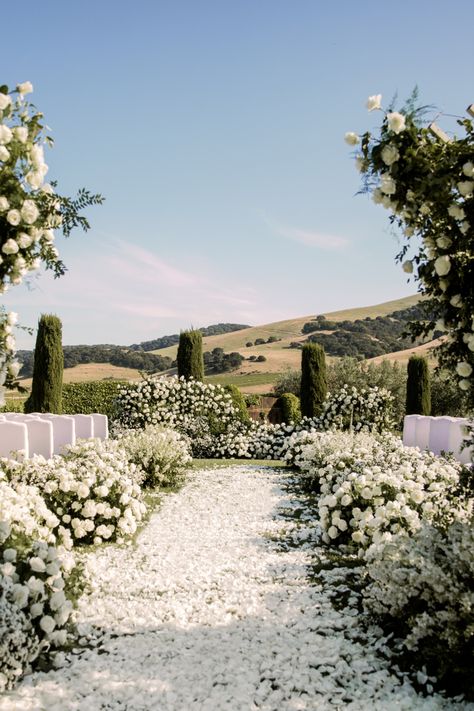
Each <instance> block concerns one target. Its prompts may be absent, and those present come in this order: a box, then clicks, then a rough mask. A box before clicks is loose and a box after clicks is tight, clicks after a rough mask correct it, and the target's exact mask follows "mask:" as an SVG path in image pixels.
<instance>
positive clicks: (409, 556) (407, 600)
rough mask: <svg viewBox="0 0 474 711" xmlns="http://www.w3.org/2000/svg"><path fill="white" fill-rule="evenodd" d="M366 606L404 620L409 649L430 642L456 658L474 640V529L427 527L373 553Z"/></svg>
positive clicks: (469, 525) (467, 526)
mask: <svg viewBox="0 0 474 711" xmlns="http://www.w3.org/2000/svg"><path fill="white" fill-rule="evenodd" d="M367 575H368V579H369V584H368V586H367V588H365V590H364V606H365V608H366V610H368V611H369V612H370V613H371V614H373V615H376V616H379V617H387V616H388V617H391V618H393V619H396V620H397V622H398V623H400V622H402V621H403V622H404V623H405V625H406V626H407V628H408V629H409V630H410V632H409V634H408V636H407V637H406V638H405V639H404V642H403V644H404V646H405V647H407V648H408V649H418V648H419V647H420V646H422V645H423V642H424V641H425V640H426V641H428V642H429V644H430V645H433V643H434V641H435V640H436V643H437V644H441V646H442V650H443V654H444V655H446V654H449V655H452V654H453V653H455V652H457V651H458V650H459V649H462V648H463V647H464V648H465V652H466V654H469V650H468V645H469V644H471V645H472V641H473V639H474V588H473V585H472V581H473V580H474V527H473V525H472V522H459V521H458V522H455V523H453V524H452V525H451V526H450V527H449V528H448V529H447V530H445V531H443V530H439V529H438V528H436V527H434V526H431V525H428V524H425V525H424V526H423V527H422V528H421V529H420V530H419V531H418V532H417V533H415V535H414V536H412V537H403V538H401V537H398V538H396V539H395V540H394V541H390V542H387V543H386V544H385V545H384V546H383V547H382V548H381V549H380V550H378V551H376V552H374V553H373V554H372V555H368V565H367Z"/></svg>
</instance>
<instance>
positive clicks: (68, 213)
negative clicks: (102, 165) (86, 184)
mask: <svg viewBox="0 0 474 711" xmlns="http://www.w3.org/2000/svg"><path fill="white" fill-rule="evenodd" d="M32 91H33V86H32V84H31V82H29V81H26V82H23V83H21V84H18V85H17V86H16V88H15V89H13V90H10V89H9V88H8V86H6V85H1V86H0V293H4V292H5V291H7V289H8V288H9V287H10V286H11V285H16V284H20V283H21V282H22V281H23V279H24V277H25V276H26V275H28V274H29V273H31V272H33V271H36V270H37V269H39V267H40V265H41V263H44V264H45V265H46V268H47V269H52V270H53V271H54V273H55V275H56V276H60V275H62V274H64V272H65V266H64V264H63V262H62V261H61V260H60V258H59V253H58V250H57V248H56V247H55V244H54V241H55V232H54V230H56V229H57V228H61V230H62V232H63V234H64V235H65V236H66V237H67V236H69V234H70V233H71V231H72V230H73V228H74V227H76V226H78V225H79V226H81V227H82V228H83V229H88V228H89V223H88V221H87V219H86V218H85V217H84V216H83V215H81V214H80V212H81V210H83V209H84V208H85V207H87V206H88V205H94V204H100V203H102V202H103V198H102V197H101V196H100V195H92V194H91V193H89V192H88V191H87V190H84V189H81V190H80V191H79V193H78V195H77V197H76V198H74V199H71V198H67V197H63V196H61V195H59V194H57V193H56V192H55V188H56V183H54V182H53V183H46V182H45V178H46V175H47V173H48V166H47V164H46V162H45V156H44V147H45V146H52V145H53V139H52V138H51V137H50V136H49V135H47V134H46V130H47V129H46V126H45V125H44V120H43V114H42V113H41V112H39V111H38V110H37V109H36V108H35V106H34V105H33V104H31V103H29V101H28V100H27V99H26V96H27V95H28V94H30V93H31V92H32ZM15 322H16V314H13V313H10V314H7V313H6V312H5V311H4V310H2V311H1V312H0V374H1V376H0V379H1V378H3V383H2V382H0V386H2V385H3V384H4V383H5V382H6V384H7V387H8V386H10V385H12V383H13V381H14V380H15V378H16V376H17V374H18V370H19V366H18V364H17V363H16V362H15V361H14V351H15V339H14V337H13V334H12V326H13V325H14V324H15Z"/></svg>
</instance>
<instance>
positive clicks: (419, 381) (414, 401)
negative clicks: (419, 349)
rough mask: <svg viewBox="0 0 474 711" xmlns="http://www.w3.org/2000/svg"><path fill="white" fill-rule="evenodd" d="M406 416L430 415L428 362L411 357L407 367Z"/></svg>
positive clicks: (424, 359) (418, 357) (417, 357)
mask: <svg viewBox="0 0 474 711" xmlns="http://www.w3.org/2000/svg"><path fill="white" fill-rule="evenodd" d="M407 374H408V378H407V399H406V414H407V415H429V414H431V392H430V375H429V368H428V361H427V360H426V358H421V357H420V356H412V357H411V358H410V360H409V361H408V366H407Z"/></svg>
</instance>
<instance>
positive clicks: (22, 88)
mask: <svg viewBox="0 0 474 711" xmlns="http://www.w3.org/2000/svg"><path fill="white" fill-rule="evenodd" d="M16 90H17V91H18V93H19V94H22V95H24V94H31V92H32V91H33V84H32V83H31V82H30V81H24V82H23V83H22V84H17V86H16Z"/></svg>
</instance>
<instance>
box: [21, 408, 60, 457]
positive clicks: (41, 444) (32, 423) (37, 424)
mask: <svg viewBox="0 0 474 711" xmlns="http://www.w3.org/2000/svg"><path fill="white" fill-rule="evenodd" d="M24 423H25V425H26V429H27V430H28V451H29V456H30V457H32V456H33V454H40V455H42V456H43V457H44V458H45V459H51V457H52V456H53V451H54V444H53V425H52V422H50V421H49V420H42V419H40V418H39V417H38V418H31V419H25V421H24Z"/></svg>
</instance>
